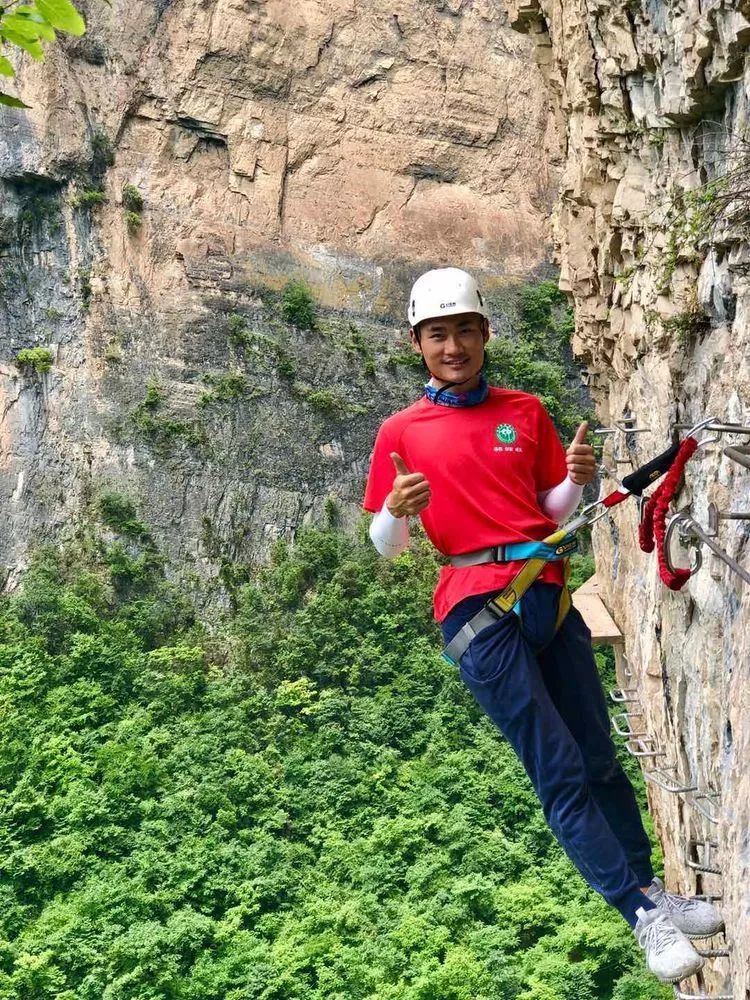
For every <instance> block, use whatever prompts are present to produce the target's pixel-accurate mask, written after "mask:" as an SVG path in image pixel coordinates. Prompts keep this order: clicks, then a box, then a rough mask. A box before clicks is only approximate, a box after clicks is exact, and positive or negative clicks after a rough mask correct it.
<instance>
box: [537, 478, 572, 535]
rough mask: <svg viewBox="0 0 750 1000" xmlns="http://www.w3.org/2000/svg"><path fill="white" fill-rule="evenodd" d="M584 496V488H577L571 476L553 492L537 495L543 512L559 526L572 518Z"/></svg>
mask: <svg viewBox="0 0 750 1000" xmlns="http://www.w3.org/2000/svg"><path fill="white" fill-rule="evenodd" d="M582 496H583V486H577V485H576V483H574V482H573V480H572V479H571V478H570V477H569V476H566V477H565V479H563V481H562V482H561V483H558V484H557V486H553V487H552V489H551V490H544V492H543V493H537V495H536V497H537V500H538V501H539V506H540V507H541V509H542V511H543V512H544V513H545V514H546V515H547V517H548V518H550V520H552V521H557V523H558V524H561V523H562V522H563V521H564V520H565V519H566V518H568V517H570V515H571V514H572V513H573V511H574V510H575V509H576V507H577V506H578V504H579V503H580V502H581V497H582Z"/></svg>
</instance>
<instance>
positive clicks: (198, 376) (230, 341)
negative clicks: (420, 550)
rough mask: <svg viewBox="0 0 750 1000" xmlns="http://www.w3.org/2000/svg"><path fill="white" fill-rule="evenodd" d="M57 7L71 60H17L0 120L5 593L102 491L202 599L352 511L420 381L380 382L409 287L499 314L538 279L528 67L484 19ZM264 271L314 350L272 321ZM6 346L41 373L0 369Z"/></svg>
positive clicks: (420, 7) (255, 6)
mask: <svg viewBox="0 0 750 1000" xmlns="http://www.w3.org/2000/svg"><path fill="white" fill-rule="evenodd" d="M85 13H86V14H87V19H88V23H89V31H88V33H87V35H86V37H85V38H84V39H81V40H76V41H74V42H72V43H64V47H57V46H55V47H51V48H50V50H49V54H48V61H47V62H46V63H45V64H44V65H43V66H41V67H40V66H39V65H37V64H30V65H27V64H22V65H21V67H20V71H19V77H18V83H19V95H20V96H22V97H23V98H24V100H25V101H26V103H28V104H29V105H31V106H32V110H31V111H29V112H17V111H10V110H6V109H2V110H0V116H2V121H1V122H0V268H1V271H0V282H2V296H1V297H0V414H2V418H1V419H2V431H1V432H0V433H1V435H2V437H1V438H0V442H1V443H0V473H1V474H2V481H1V483H0V504H2V506H3V509H4V510H5V511H7V512H9V514H8V516H7V518H6V525H7V527H4V530H3V534H2V538H1V539H0V567H5V575H6V576H8V575H9V576H10V584H11V585H12V582H13V580H14V579H15V578H16V574H17V571H18V569H19V568H20V567H21V566H22V565H23V560H24V553H25V550H26V545H27V541H28V539H29V537H34V538H36V539H38V538H39V537H40V536H41V537H43V536H44V535H45V534H47V533H54V532H56V531H57V530H58V529H59V528H60V527H61V526H62V525H64V524H68V525H69V524H71V523H72V522H73V521H74V520H75V517H76V516H77V514H78V513H79V512H80V511H81V509H82V505H85V502H86V500H87V498H88V497H90V496H91V495H93V494H94V493H95V492H96V491H97V490H98V489H100V488H101V487H102V486H103V485H104V486H109V487H110V488H115V489H125V490H126V491H127V492H130V493H132V494H133V495H136V496H138V497H140V498H141V499H143V501H144V502H145V507H146V509H147V510H148V512H149V520H150V523H151V525H152V527H153V528H154V530H155V532H156V534H157V535H158V537H159V540H160V542H161V543H162V544H163V545H164V546H165V547H166V549H167V551H168V552H169V554H170V556H171V557H172V558H173V559H174V560H175V561H176V562H178V563H183V564H184V563H185V561H186V560H187V561H188V562H190V561H192V562H193V564H194V566H195V571H196V573H197V574H198V575H199V576H204V577H205V576H206V575H211V573H215V572H217V566H218V565H219V564H220V562H221V561H222V560H224V561H225V562H226V561H232V560H249V561H253V560H255V559H257V558H258V557H259V556H261V555H263V554H264V553H265V552H266V551H267V548H268V544H269V542H270V541H271V540H272V539H273V538H274V537H276V536H277V535H279V534H285V535H288V534H289V533H290V532H292V531H293V530H294V528H295V527H296V526H297V525H299V524H300V523H302V522H303V521H305V520H306V519H309V518H311V517H313V518H314V517H317V516H320V515H321V512H322V508H323V505H324V501H325V498H326V496H327V495H328V494H329V493H332V494H334V495H335V496H337V497H339V498H340V499H342V500H343V501H344V508H345V509H346V510H349V511H352V510H354V509H355V506H356V502H357V500H358V497H359V493H360V489H361V485H362V477H363V473H364V470H365V468H366V463H367V459H368V454H369V449H370V445H371V441H372V437H373V434H374V430H375V428H376V426H377V424H378V422H379V421H380V420H381V419H382V418H383V417H384V416H385V415H386V413H387V412H389V411H391V410H392V409H393V408H394V406H396V405H398V404H399V403H401V404H403V403H405V402H406V401H408V400H409V398H412V396H413V392H414V387H415V386H416V385H417V384H418V381H419V380H418V378H417V377H416V373H412V374H410V375H409V377H408V378H404V377H403V372H404V368H403V367H402V366H399V364H398V361H399V360H400V356H401V355H402V354H403V351H404V346H403V342H402V341H403V335H404V333H405V330H404V326H405V324H402V322H401V316H402V314H403V306H404V301H405V297H406V295H405V292H406V290H407V289H408V286H409V283H410V281H411V280H412V279H413V277H414V276H415V274H416V273H417V272H418V270H419V269H421V268H423V267H424V266H426V265H430V264H436V263H447V262H454V261H458V260H460V261H462V262H463V263H464V265H466V266H470V267H473V268H474V269H475V270H477V271H478V272H480V273H481V274H482V275H483V277H484V280H485V284H486V286H487V287H489V288H494V289H495V290H496V291H497V292H498V295H500V297H502V295H501V293H502V290H503V289H505V290H507V289H508V288H509V287H510V286H511V285H513V283H518V282H520V281H522V280H524V279H525V278H526V277H528V276H529V275H530V274H531V273H532V272H535V271H538V270H539V269H540V268H541V269H542V270H544V267H545V265H544V259H545V242H546V228H545V226H546V221H545V220H546V218H547V216H548V212H549V207H550V205H551V201H552V198H553V193H554V190H555V187H556V177H555V176H554V165H553V166H550V165H549V163H550V160H549V158H548V157H547V156H546V155H545V153H544V151H545V148H547V147H549V148H550V149H555V150H556V141H554V142H552V141H548V137H549V136H550V135H551V132H552V131H553V129H552V128H551V126H550V125H549V124H548V118H547V113H546V102H545V97H544V92H543V86H542V83H541V77H540V76H539V74H537V73H536V71H535V70H534V68H533V60H532V59H531V58H530V56H529V52H530V48H531V47H530V45H529V43H528V41H527V40H526V39H524V38H522V37H520V36H519V35H517V34H516V33H515V32H514V31H513V30H512V29H511V28H510V27H509V25H508V23H507V16H506V15H505V14H504V13H503V12H501V11H499V10H498V8H497V5H496V4H493V3H491V2H490V0H477V2H474V3H466V2H465V0H445V2H443V0H440V2H430V3H426V4H415V3H414V2H413V0H402V2H397V3H396V4H385V3H381V2H376V3H369V4H366V5H363V4H357V3H356V2H354V0H326V2H318V0H302V2H299V3H288V2H285V0H263V2H255V0H250V2H248V3H246V4H239V5H238V4H232V3H225V2H223V0H219V2H216V3H210V4H208V3H203V2H197V0H196V2H193V0H188V2H186V3H180V4H174V5H170V4H169V3H168V2H161V0H160V2H157V3H156V4H151V3H146V2H136V3H134V4H122V3H118V2H117V0H115V2H114V3H113V4H112V5H111V6H108V5H102V4H99V3H97V4H93V3H92V4H90V6H89V8H88V10H86V11H85ZM556 155H557V154H556ZM553 160H554V157H553ZM292 276H294V277H300V276H301V277H304V278H306V279H307V281H308V282H309V283H310V285H311V286H312V288H313V291H314V294H315V298H316V299H317V301H318V302H319V303H320V304H321V306H322V307H323V310H324V311H323V316H322V319H321V322H320V323H319V324H318V332H317V333H316V334H314V335H313V334H305V333H304V332H300V331H299V330H297V331H295V330H293V329H292V328H291V327H290V326H288V325H284V324H283V323H280V322H279V299H278V295H277V294H276V293H277V292H278V290H279V289H280V288H281V286H282V285H283V284H284V283H285V282H286V281H287V280H288V279H289V278H290V277H292ZM502 313H503V309H502V308H499V311H498V312H497V313H496V315H497V318H498V321H502ZM34 346H45V347H48V348H49V349H50V351H51V355H52V368H51V371H49V372H48V373H46V374H39V373H34V371H33V369H31V368H29V367H28V366H27V367H26V368H22V367H19V365H18V364H17V363H16V358H17V353H18V351H19V350H20V349H27V348H31V347H34ZM228 377H231V378H232V379H233V381H227V378H228ZM222 379H223V380H224V381H222ZM243 379H244V381H242V380H243ZM321 394H322V395H321ZM207 396H208V399H206V398H205V397H207ZM207 536H210V538H211V539H213V540H214V543H215V544H214V543H209V542H208V541H207V540H206V539H207ZM217 546H218V548H217ZM219 550H220V552H219ZM212 551H213V555H212ZM217 560H218V561H217Z"/></svg>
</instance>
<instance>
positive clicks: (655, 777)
mask: <svg viewBox="0 0 750 1000" xmlns="http://www.w3.org/2000/svg"><path fill="white" fill-rule="evenodd" d="M669 772H674V776H673V775H672V774H670V773H669ZM644 777H645V778H646V780H647V781H650V782H652V783H653V784H654V785H656V786H657V788H661V789H663V790H664V791H665V792H669V793H670V794H672V795H682V794H684V793H685V792H694V791H695V790H696V789H697V787H698V786H697V785H683V784H681V783H680V781H679V780H678V779H677V768H676V767H655V768H654V770H653V771H646V773H645V774H644Z"/></svg>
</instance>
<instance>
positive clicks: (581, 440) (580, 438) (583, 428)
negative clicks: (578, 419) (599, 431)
mask: <svg viewBox="0 0 750 1000" xmlns="http://www.w3.org/2000/svg"><path fill="white" fill-rule="evenodd" d="M588 430H589V422H588V420H584V421H583V423H582V424H581V425H580V427H579V428H578V430H577V431H576V436H575V437H574V438H573V442H572V443H573V444H585V443H586V435H587V434H588Z"/></svg>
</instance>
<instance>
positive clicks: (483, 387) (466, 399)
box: [424, 375, 490, 407]
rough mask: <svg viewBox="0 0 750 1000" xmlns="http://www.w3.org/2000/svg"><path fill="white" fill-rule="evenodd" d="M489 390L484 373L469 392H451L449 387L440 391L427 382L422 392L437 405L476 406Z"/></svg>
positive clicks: (483, 399)
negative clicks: (477, 383)
mask: <svg viewBox="0 0 750 1000" xmlns="http://www.w3.org/2000/svg"><path fill="white" fill-rule="evenodd" d="M489 391H490V387H489V385H488V384H487V379H486V378H485V377H484V375H482V377H481V378H480V380H479V385H478V386H476V388H474V389H471V390H470V391H469V392H451V391H450V390H449V389H446V390H445V391H444V392H440V389H437V388H436V387H435V386H434V385H429V384H428V385H426V386H425V387H424V394H425V396H426V397H427V399H429V400H430V402H431V403H436V404H437V405H438V406H459V407H461V406H477V405H478V404H479V403H483V402H484V401H485V399H487V396H488V395H489ZM438 393H440V396H438Z"/></svg>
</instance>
